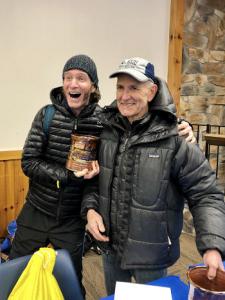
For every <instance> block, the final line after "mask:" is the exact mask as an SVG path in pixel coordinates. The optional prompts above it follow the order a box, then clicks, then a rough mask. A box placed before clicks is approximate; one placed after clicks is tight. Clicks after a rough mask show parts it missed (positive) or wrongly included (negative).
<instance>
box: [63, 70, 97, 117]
mask: <svg viewBox="0 0 225 300" xmlns="http://www.w3.org/2000/svg"><path fill="white" fill-rule="evenodd" d="M63 91H64V94H65V96H66V100H67V103H68V105H69V107H70V108H71V109H72V111H73V113H74V114H75V115H79V113H80V112H81V110H82V109H83V108H84V107H85V106H86V105H88V103H89V99H90V95H91V93H93V92H94V91H95V87H94V85H93V83H92V82H91V79H90V77H89V76H88V74H87V73H85V72H83V71H81V70H69V71H67V72H65V73H64V79H63Z"/></svg>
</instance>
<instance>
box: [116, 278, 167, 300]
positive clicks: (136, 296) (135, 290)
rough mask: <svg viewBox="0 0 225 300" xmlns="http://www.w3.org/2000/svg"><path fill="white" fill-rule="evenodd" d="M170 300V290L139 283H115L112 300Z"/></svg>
mask: <svg viewBox="0 0 225 300" xmlns="http://www.w3.org/2000/svg"><path fill="white" fill-rule="evenodd" d="M140 299H141V300H158V299H160V300H172V295H171V290H170V288H168V287H160V286H153V285H146V284H139V283H130V282H120V281H117V282H116V289H115V296H114V300H140Z"/></svg>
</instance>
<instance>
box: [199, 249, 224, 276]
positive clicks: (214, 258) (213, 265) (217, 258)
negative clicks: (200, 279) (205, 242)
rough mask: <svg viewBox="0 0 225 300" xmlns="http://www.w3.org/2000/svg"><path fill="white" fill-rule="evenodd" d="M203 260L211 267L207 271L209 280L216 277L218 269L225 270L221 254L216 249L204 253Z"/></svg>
mask: <svg viewBox="0 0 225 300" xmlns="http://www.w3.org/2000/svg"><path fill="white" fill-rule="evenodd" d="M203 262H204V264H205V265H206V266H207V267H208V268H209V269H208V273H207V277H208V279H209V280H212V279H214V278H215V277H216V272H217V270H218V269H220V270H222V271H224V266H223V261H222V258H221V255H220V253H219V251H217V250H216V249H212V250H207V251H206V252H205V253H204V255H203Z"/></svg>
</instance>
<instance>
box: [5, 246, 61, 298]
mask: <svg viewBox="0 0 225 300" xmlns="http://www.w3.org/2000/svg"><path fill="white" fill-rule="evenodd" d="M55 260H56V252H55V250H54V249H51V248H40V249H39V251H37V252H35V253H34V254H33V255H32V257H31V259H30V261H29V262H28V264H27V266H26V268H25V269H24V271H23V273H22V274H21V276H20V278H19V280H18V281H17V283H16V285H15V286H14V288H13V290H12V292H11V293H10V295H9V297H8V300H64V297H63V295H62V292H61V290H60V288H59V286H58V283H57V281H56V279H55V277H54V275H53V274H52V271H53V268H54V265H55Z"/></svg>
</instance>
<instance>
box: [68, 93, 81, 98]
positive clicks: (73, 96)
mask: <svg viewBox="0 0 225 300" xmlns="http://www.w3.org/2000/svg"><path fill="white" fill-rule="evenodd" d="M69 95H70V97H71V98H74V99H76V98H79V97H80V95H81V93H69Z"/></svg>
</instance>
